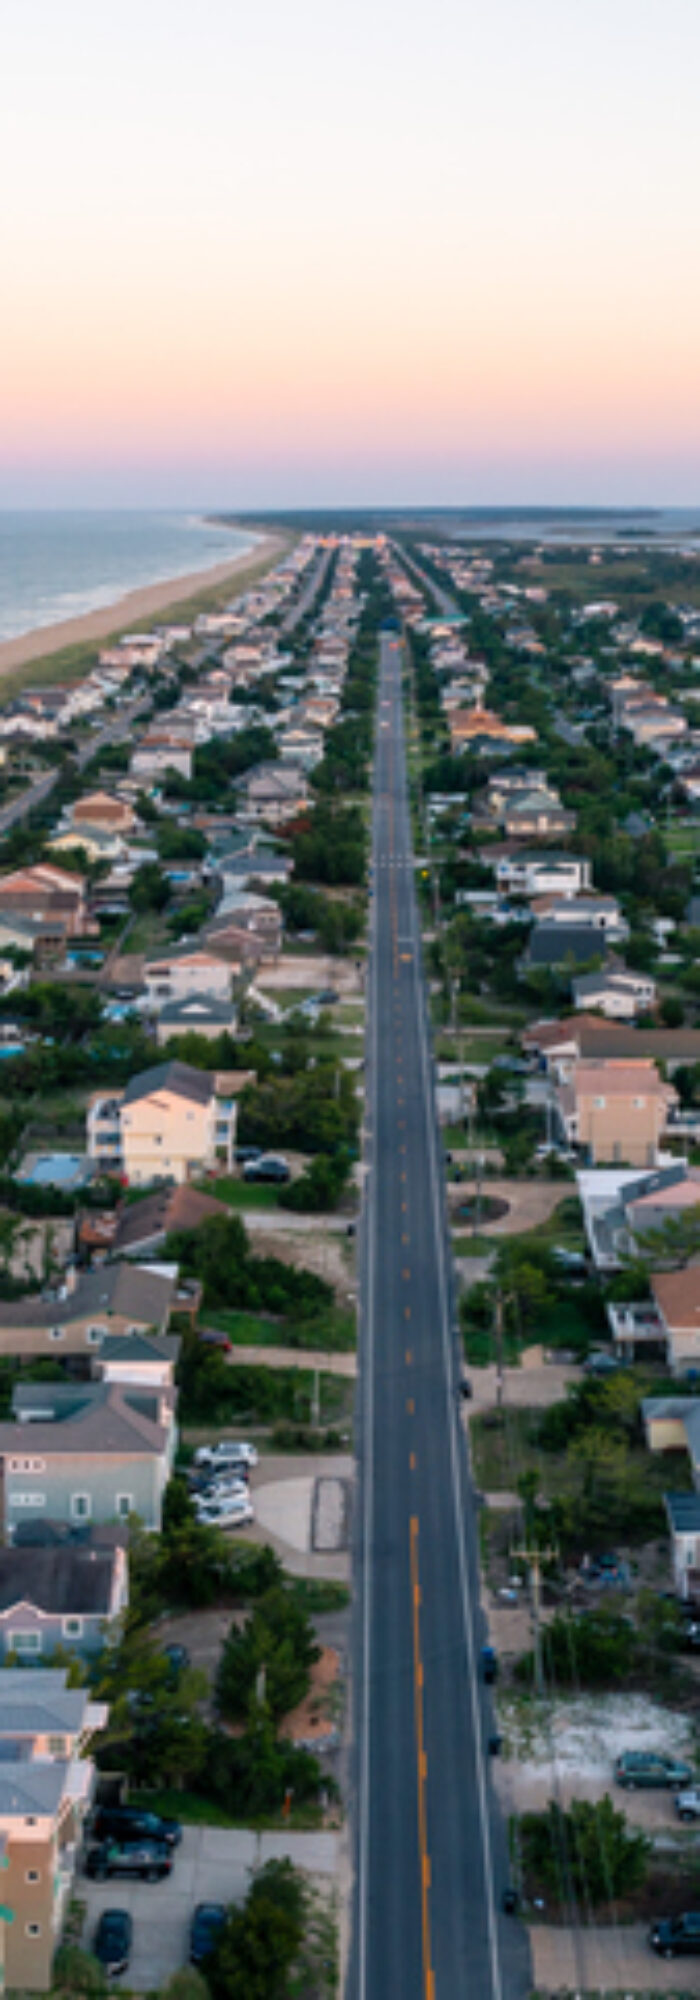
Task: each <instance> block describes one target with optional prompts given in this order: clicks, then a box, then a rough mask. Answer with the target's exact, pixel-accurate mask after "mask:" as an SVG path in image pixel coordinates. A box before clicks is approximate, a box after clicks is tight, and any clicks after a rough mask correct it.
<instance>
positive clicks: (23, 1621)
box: [0, 1529, 129, 1692]
mask: <svg viewBox="0 0 700 2000" xmlns="http://www.w3.org/2000/svg"><path fill="white" fill-rule="evenodd" d="M119 1532H120V1533H121V1536H122V1539H121V1540H115V1539H114V1538H113V1537H112V1536H109V1537H108V1538H106V1540H105V1545H104V1546H101V1545H99V1543H98V1544H97V1545H95V1544H94V1543H93V1542H92V1540H91V1541H89V1542H88V1543H87V1544H86V1543H83V1542H71V1543H66V1544H64V1546H63V1547H58V1548H56V1547H53V1546H51V1547H42V1548H25V1547H17V1548H0V1663H2V1665H3V1666H4V1663H5V1661H6V1659H7V1657H8V1654H15V1655H16V1656H17V1658H18V1659H20V1660H21V1662H22V1664H23V1665H25V1666H26V1665H28V1664H30V1663H33V1662H35V1661H38V1660H44V1661H50V1659H51V1657H52V1655H53V1654H54V1653H55V1652H56V1651H57V1650H58V1648H59V1647H60V1648H61V1650H62V1651H64V1652H69V1653H76V1654H77V1655H78V1657H79V1658H81V1659H88V1660H89V1659H91V1658H92V1657H94V1655H95V1654H96V1653H100V1652H101V1651H102V1648H103V1646H104V1643H105V1639H106V1637H107V1634H108V1631H109V1627H110V1626H114V1624H115V1622H116V1620H117V1619H118V1618H120V1617H121V1616H122V1614H123V1612H124V1611H125V1610H126V1608H127V1604H128V1601H129V1573H128V1564H127V1555H126V1547H125V1537H126V1530H125V1529H123V1530H121V1531H119ZM2 1678H3V1680H4V1675H3V1677H2ZM1 1690H2V1681H1V1680H0V1692H1Z"/></svg>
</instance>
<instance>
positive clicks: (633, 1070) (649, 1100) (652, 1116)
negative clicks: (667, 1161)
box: [557, 1059, 677, 1167]
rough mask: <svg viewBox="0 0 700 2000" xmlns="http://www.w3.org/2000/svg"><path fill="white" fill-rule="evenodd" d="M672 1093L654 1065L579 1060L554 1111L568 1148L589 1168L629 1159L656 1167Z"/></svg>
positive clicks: (559, 1093)
mask: <svg viewBox="0 0 700 2000" xmlns="http://www.w3.org/2000/svg"><path fill="white" fill-rule="evenodd" d="M676 1103H677V1096H676V1092H675V1090H674V1089H673V1088H672V1086H671V1085H670V1084H667V1083H663V1082H662V1079H661V1077H660V1076H659V1072H658V1070H657V1069H656V1067H655V1065H654V1063H653V1062H648V1061H646V1062H645V1061H643V1060H640V1061H636V1062H635V1061H632V1062H617V1061H616V1062H597V1061H586V1060H585V1059H582V1060H581V1061H580V1062H577V1063H576V1064H575V1066H574V1069H573V1072H572V1076H571V1081H570V1082H569V1083H563V1084H560V1085H559V1088H558V1090H557V1110H558V1115H559V1120H560V1124H561V1128H562V1131H563V1133H564V1135H565V1139H566V1143H567V1144H568V1145H572V1146H577V1147H579V1148H580V1150H581V1151H582V1153H583V1154H584V1155H585V1156H586V1157H587V1158H588V1159H590V1161H591V1163H592V1164H593V1165H597V1164H599V1163H601V1164H602V1163H603V1162H605V1161H606V1160H609V1161H611V1162H613V1163H614V1162H618V1161H619V1162H620V1163H621V1162H622V1161H628V1162H629V1164H630V1165H631V1166H640V1167H641V1166H656V1165H657V1162H658V1154H659V1146H660V1141H661V1137H662V1134H663V1133H664V1132H665V1130H666V1126H667V1124H668V1119H669V1113H670V1111H671V1109H672V1107H673V1106H674V1105H675V1104H676Z"/></svg>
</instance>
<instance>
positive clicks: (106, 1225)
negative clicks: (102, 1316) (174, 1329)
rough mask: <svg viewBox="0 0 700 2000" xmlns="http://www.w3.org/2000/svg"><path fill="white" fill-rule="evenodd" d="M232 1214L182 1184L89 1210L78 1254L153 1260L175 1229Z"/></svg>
mask: <svg viewBox="0 0 700 2000" xmlns="http://www.w3.org/2000/svg"><path fill="white" fill-rule="evenodd" d="M245 1074H246V1081H247V1082H249V1083H252V1082H254V1081H255V1071H254V1070H248V1071H246V1073H245ZM228 1214H229V1210H228V1208H227V1207H226V1203H225V1202H223V1201H215V1199H214V1197H213V1195H209V1194H200V1193H199V1192H198V1190H197V1188H193V1187H189V1186H188V1185H187V1183H186V1182H179V1183H178V1185H177V1186H175V1187H164V1188H158V1189H157V1191H156V1193H155V1194H147V1195H145V1196H144V1198H143V1200H142V1201H134V1202H122V1203H120V1205H119V1207H118V1208H116V1209H109V1210H108V1211H106V1212H105V1213H104V1214H95V1211H94V1210H92V1209H88V1210H86V1212H85V1214H84V1215H81V1217H80V1220H79V1223H78V1229H77V1247H78V1252H79V1255H80V1256H81V1257H85V1258H87V1259H89V1260H91V1261H92V1262H93V1263H95V1264H96V1263H99V1262H103V1261H104V1259H105V1258H106V1257H132V1258H133V1257H135V1258H142V1257H144V1258H146V1257H152V1256H154V1255H156V1254H157V1253H158V1251H159V1250H162V1248H163V1245H164V1244H165V1242H166V1239H167V1237H168V1236H170V1235H171V1234H172V1233H173V1232H174V1231H175V1230H189V1229H199V1228H200V1227H201V1224H202V1223H203V1222H207V1221H208V1219H209V1217H210V1216H212V1215H228ZM102 1346H103V1347H104V1342H103V1343H102Z"/></svg>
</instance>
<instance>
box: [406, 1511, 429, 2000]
mask: <svg viewBox="0 0 700 2000" xmlns="http://www.w3.org/2000/svg"><path fill="white" fill-rule="evenodd" d="M410 1537H411V1539H410V1559H411V1598H412V1607H413V1679H414V1697H415V1700H414V1706H415V1729H416V1768H417V1773H418V1849H419V1855H420V1871H421V1930H422V1943H423V1988H424V1992H425V2000H433V1995H434V1991H435V1975H434V1973H433V1969H432V1965H431V1962H430V1886H431V1873H430V1855H429V1853H428V1829H427V1816H426V1803H425V1788H426V1781H427V1775H428V1760H427V1757H426V1753H425V1741H424V1729H423V1662H422V1660H421V1652H420V1604H421V1595H420V1577H419V1571H418V1516H417V1514H412V1515H411V1525H410Z"/></svg>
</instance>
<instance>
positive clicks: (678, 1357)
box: [650, 1264, 700, 1375]
mask: <svg viewBox="0 0 700 2000" xmlns="http://www.w3.org/2000/svg"><path fill="white" fill-rule="evenodd" d="M650 1284H651V1291H652V1297H653V1299H654V1303H655V1306H656V1310H657V1313H658V1316H659V1319H660V1321H661V1326H662V1329H663V1333H664V1336H665V1340H666V1353H667V1360H668V1366H669V1368H670V1370H671V1374H672V1375H679V1374H681V1373H682V1372H683V1370H684V1369H686V1368H692V1369H695V1370H698V1368H700V1265H698V1264H688V1265H686V1267H685V1269H684V1270H680V1271H654V1272H652V1276H651V1279H650Z"/></svg>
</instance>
